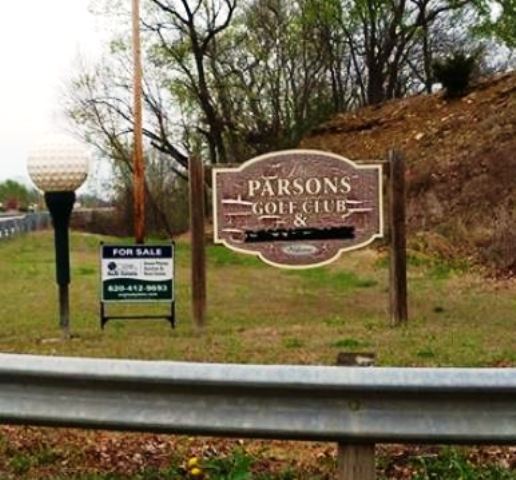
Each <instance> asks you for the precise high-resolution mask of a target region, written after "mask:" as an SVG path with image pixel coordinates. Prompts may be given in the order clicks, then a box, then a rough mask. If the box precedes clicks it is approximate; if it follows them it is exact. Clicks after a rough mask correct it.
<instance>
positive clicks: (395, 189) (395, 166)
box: [389, 150, 408, 326]
mask: <svg viewBox="0 0 516 480" xmlns="http://www.w3.org/2000/svg"><path fill="white" fill-rule="evenodd" d="M389 173H390V175H389V213H390V214H389V220H390V311H391V325H393V326H396V325H400V324H402V323H406V322H407V319H408V313H407V255H406V229H405V159H404V158H403V155H402V154H401V153H400V152H396V151H394V150H391V151H390V152H389Z"/></svg>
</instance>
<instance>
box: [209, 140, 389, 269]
mask: <svg viewBox="0 0 516 480" xmlns="http://www.w3.org/2000/svg"><path fill="white" fill-rule="evenodd" d="M213 205H214V213H213V217H214V227H215V233H214V235H215V243H221V244H223V245H225V246H227V247H229V248H231V249H232V250H235V251H238V252H243V253H249V254H254V255H258V256H259V257H260V258H261V259H262V260H264V261H265V262H267V263H269V264H271V265H275V266H279V267H285V268H307V267H314V266H318V265H324V264H326V263H329V262H331V261H333V260H335V259H336V258H338V256H339V255H340V254H341V253H342V252H344V251H347V250H352V249H356V248H360V247H364V246H366V245H368V244H370V243H371V242H373V241H374V240H375V239H376V238H380V237H382V236H383V213H382V212H383V205H382V167H381V165H358V164H356V163H354V162H352V161H351V160H348V159H347V158H344V157H340V156H338V155H334V154H331V153H326V152H320V151H316V150H286V151H281V152H275V153H269V154H266V155H262V156H260V157H257V158H254V159H252V160H249V161H248V162H246V163H244V164H242V165H241V166H239V167H238V168H215V169H214V170H213Z"/></svg>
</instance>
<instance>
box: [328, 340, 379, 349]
mask: <svg viewBox="0 0 516 480" xmlns="http://www.w3.org/2000/svg"><path fill="white" fill-rule="evenodd" d="M331 346H332V347H335V348H345V349H350V350H353V349H357V348H364V347H369V346H370V343H369V342H364V341H362V340H357V339H355V338H341V339H340V340H337V341H336V342H333V343H332V344H331Z"/></svg>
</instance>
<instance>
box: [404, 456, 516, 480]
mask: <svg viewBox="0 0 516 480" xmlns="http://www.w3.org/2000/svg"><path fill="white" fill-rule="evenodd" d="M412 464H413V466H414V467H415V469H416V472H415V474H414V475H413V477H412V478H413V480H441V479H446V480H514V479H516V472H515V471H512V472H511V471H509V470H507V469H506V468H503V467H501V466H499V465H495V464H483V465H478V464H474V463H473V462H471V461H470V460H469V459H468V458H467V456H466V455H464V454H463V453H462V452H460V451H459V450H457V449H453V448H449V449H445V450H443V451H442V452H441V453H440V454H439V455H432V456H424V455H422V456H419V457H416V458H415V459H414V460H413V461H412Z"/></svg>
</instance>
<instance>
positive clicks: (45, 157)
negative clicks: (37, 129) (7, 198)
mask: <svg viewBox="0 0 516 480" xmlns="http://www.w3.org/2000/svg"><path fill="white" fill-rule="evenodd" d="M88 168H89V156H88V153H87V151H86V149H85V147H84V146H83V145H82V144H81V143H80V142H78V141H77V140H75V139H73V138H70V137H68V136H66V135H63V134H49V135H46V136H44V137H42V138H40V139H38V141H36V142H35V143H34V145H33V147H32V148H31V149H30V151H29V156H28V159H27V170H28V172H29V176H30V177H31V179H32V181H33V182H34V183H35V185H36V186H37V187H38V188H39V189H41V190H43V192H45V202H46V204H47V207H48V210H49V211H50V215H51V216H52V224H53V226H54V244H55V256H56V280H57V284H58V287H59V317H60V319H59V324H60V327H61V330H62V333H63V337H64V338H69V337H70V307H69V294H68V285H69V284H70V251H69V235H68V230H69V225H70V216H71V213H72V209H73V204H74V203H75V190H77V189H78V188H79V187H80V186H81V185H82V184H83V183H84V181H85V180H86V177H87V176H88Z"/></svg>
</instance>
